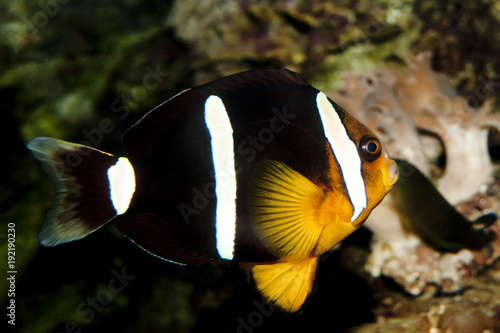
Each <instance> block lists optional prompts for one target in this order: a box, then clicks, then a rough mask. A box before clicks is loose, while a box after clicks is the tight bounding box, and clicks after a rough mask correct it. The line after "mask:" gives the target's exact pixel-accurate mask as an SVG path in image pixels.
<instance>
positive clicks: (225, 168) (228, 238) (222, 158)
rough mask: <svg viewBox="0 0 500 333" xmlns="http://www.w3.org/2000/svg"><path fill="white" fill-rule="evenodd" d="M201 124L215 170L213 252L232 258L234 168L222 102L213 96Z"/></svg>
mask: <svg viewBox="0 0 500 333" xmlns="http://www.w3.org/2000/svg"><path fill="white" fill-rule="evenodd" d="M205 123H206V125H207V128H208V131H209V133H210V137H211V140H210V143H211V147H212V155H213V156H212V158H213V163H214V171H215V193H216V195H217V206H216V210H215V230H216V235H215V236H216V244H217V251H218V252H219V255H220V256H221V258H223V259H232V258H233V251H234V238H235V233H236V169H235V167H234V142H233V128H232V127H231V122H230V120H229V116H228V114H227V111H226V108H225V107H224V103H223V102H222V100H221V99H220V98H219V97H217V96H214V95H212V96H210V97H209V98H208V99H207V101H206V102H205Z"/></svg>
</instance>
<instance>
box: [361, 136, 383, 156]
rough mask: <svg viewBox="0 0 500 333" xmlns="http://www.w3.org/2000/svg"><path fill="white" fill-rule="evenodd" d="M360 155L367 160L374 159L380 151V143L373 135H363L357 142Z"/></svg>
mask: <svg viewBox="0 0 500 333" xmlns="http://www.w3.org/2000/svg"><path fill="white" fill-rule="evenodd" d="M359 147H360V150H361V156H362V157H363V158H364V159H365V160H366V161H368V162H371V161H374V160H376V159H377V158H378V157H379V156H380V154H381V153H382V143H381V142H380V141H379V139H377V138H375V137H373V136H365V137H364V138H362V139H361V141H360V143H359Z"/></svg>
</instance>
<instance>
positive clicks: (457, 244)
mask: <svg viewBox="0 0 500 333" xmlns="http://www.w3.org/2000/svg"><path fill="white" fill-rule="evenodd" d="M396 162H397V164H398V167H399V170H400V174H401V175H404V176H402V177H401V179H400V181H398V182H397V183H396V184H395V185H394V188H393V191H392V198H393V202H394V205H395V207H396V209H397V210H398V211H399V212H400V215H401V218H402V221H403V225H404V226H405V228H406V229H407V230H408V231H410V232H413V233H414V234H416V235H417V236H418V237H420V239H421V240H422V241H424V242H425V243H426V244H427V245H428V246H430V247H432V248H434V249H435V250H437V251H441V252H458V251H460V250H462V249H464V248H468V249H471V250H479V249H481V248H482V247H483V246H485V245H487V244H488V243H490V242H491V241H493V240H494V239H495V233H494V232H493V231H491V230H489V229H488V227H489V226H490V225H492V224H493V223H494V222H495V221H496V220H497V216H496V215H495V214H493V213H489V214H485V215H483V216H481V217H479V218H478V219H477V220H475V221H469V220H467V219H466V218H465V217H464V216H463V215H462V214H460V212H458V211H457V210H456V209H455V207H453V205H451V204H450V203H449V202H448V201H446V199H445V198H444V197H443V196H442V195H441V193H439V191H438V190H437V189H436V188H435V187H434V185H433V184H432V182H431V181H430V180H429V179H428V178H427V177H426V176H425V175H424V174H423V173H422V172H420V170H418V168H417V167H415V166H414V165H412V164H410V163H409V162H407V161H405V160H399V159H397V160H396Z"/></svg>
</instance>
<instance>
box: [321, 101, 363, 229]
mask: <svg viewBox="0 0 500 333" xmlns="http://www.w3.org/2000/svg"><path fill="white" fill-rule="evenodd" d="M316 104H317V107H318V111H319V114H320V117H321V122H322V123H323V129H324V131H325V136H326V138H327V140H328V142H329V143H330V145H331V146H332V149H333V154H334V155H335V157H336V159H337V161H338V163H339V165H340V169H341V170H342V176H343V178H344V182H345V185H346V188H347V193H348V194H349V199H350V200H351V203H352V206H353V208H354V213H353V215H352V217H351V222H353V221H354V220H356V219H357V218H358V216H359V215H360V214H361V212H362V211H363V210H364V209H365V208H366V202H367V198H366V189H365V182H364V180H363V176H362V173H361V158H360V156H359V152H358V149H357V148H356V144H355V143H354V142H353V141H352V140H351V139H350V138H349V136H348V135H347V131H346V129H345V127H344V124H342V121H341V120H340V118H339V116H338V114H337V112H336V111H335V109H334V107H333V105H332V104H331V103H330V102H329V101H328V97H326V95H325V94H324V93H322V92H319V93H318V95H317V96H316Z"/></svg>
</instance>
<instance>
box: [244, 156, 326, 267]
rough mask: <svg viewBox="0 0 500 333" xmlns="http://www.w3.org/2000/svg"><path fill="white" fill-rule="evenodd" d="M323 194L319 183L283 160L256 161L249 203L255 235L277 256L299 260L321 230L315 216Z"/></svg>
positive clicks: (309, 251)
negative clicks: (315, 182) (317, 184)
mask: <svg viewBox="0 0 500 333" xmlns="http://www.w3.org/2000/svg"><path fill="white" fill-rule="evenodd" d="M323 198H324V193H323V191H322V190H321V189H320V188H319V187H318V186H316V185H315V184H314V183H313V182H311V181H310V180H309V179H307V178H306V177H304V176H303V175H301V174H300V173H299V172H297V171H295V170H293V169H291V168H290V167H288V166H287V165H285V164H284V163H281V162H277V161H271V160H263V161H261V162H259V163H258V164H257V165H256V167H255V170H254V173H253V175H252V179H251V184H250V205H249V208H250V216H251V218H252V221H253V224H252V225H253V226H254V231H255V233H256V235H257V237H258V238H259V240H260V241H261V242H262V243H263V244H264V246H265V247H266V248H267V249H268V250H269V251H270V252H271V253H272V254H273V255H275V256H276V257H278V258H286V259H287V260H289V261H294V262H299V261H302V260H303V259H305V258H306V257H307V256H309V255H310V254H311V252H312V251H313V250H314V248H315V247H316V244H317V242H318V239H319V237H320V235H321V232H322V230H323V227H324V225H323V222H320V221H319V219H318V217H319V208H320V206H321V203H322V200H323ZM322 221H324V220H323V219H322Z"/></svg>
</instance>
